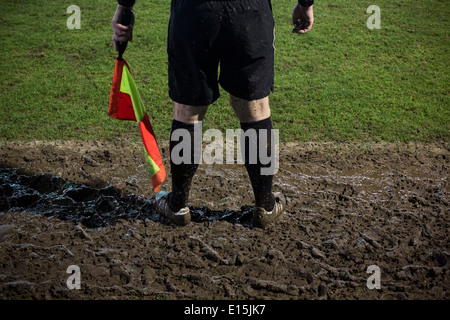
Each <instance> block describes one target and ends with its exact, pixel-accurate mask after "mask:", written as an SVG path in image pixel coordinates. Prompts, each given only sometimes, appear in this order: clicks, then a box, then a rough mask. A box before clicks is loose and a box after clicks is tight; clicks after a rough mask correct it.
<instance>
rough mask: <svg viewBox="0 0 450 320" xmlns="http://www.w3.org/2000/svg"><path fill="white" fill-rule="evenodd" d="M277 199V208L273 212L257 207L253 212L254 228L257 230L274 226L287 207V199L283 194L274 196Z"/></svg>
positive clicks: (279, 193)
mask: <svg viewBox="0 0 450 320" xmlns="http://www.w3.org/2000/svg"><path fill="white" fill-rule="evenodd" d="M273 196H274V198H275V206H274V207H273V209H272V211H267V210H266V209H264V208H261V207H256V208H255V211H253V226H254V227H255V228H262V229H265V228H267V227H268V226H270V225H271V224H273V223H274V222H275V221H276V220H277V219H278V217H279V216H280V215H281V213H282V212H283V209H284V206H285V203H286V201H285V199H284V196H283V195H282V194H281V192H277V193H274V194H273Z"/></svg>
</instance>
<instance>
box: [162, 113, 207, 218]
mask: <svg viewBox="0 0 450 320" xmlns="http://www.w3.org/2000/svg"><path fill="white" fill-rule="evenodd" d="M176 130H186V131H185V132H184V134H180V135H178V134H176V135H175V137H176V138H177V139H179V140H178V141H172V137H173V136H174V132H175V131H176ZM170 136H171V139H170V170H171V173H172V192H171V193H170V196H169V207H170V210H172V211H174V212H177V211H179V210H180V209H181V208H184V207H186V205H187V201H188V198H189V191H190V188H191V182H192V178H193V177H194V174H195V171H196V170H197V168H198V163H195V162H196V161H195V157H194V155H195V154H196V152H199V151H198V150H196V148H198V145H200V147H201V143H200V144H194V124H189V123H184V122H181V121H177V120H173V121H172V132H171V134H170ZM180 136H181V137H183V138H180ZM184 137H190V148H189V147H188V145H189V144H188V143H187V141H184V139H185V138H184ZM180 143H181V144H183V145H180ZM177 146H178V148H177V150H175V151H176V152H174V154H172V150H174V148H176V147H177ZM182 146H183V147H182ZM186 147H187V148H186ZM188 149H189V150H188ZM200 151H201V150H200ZM184 152H188V153H189V155H185V154H184ZM180 159H184V160H187V161H182V162H181V163H180Z"/></svg>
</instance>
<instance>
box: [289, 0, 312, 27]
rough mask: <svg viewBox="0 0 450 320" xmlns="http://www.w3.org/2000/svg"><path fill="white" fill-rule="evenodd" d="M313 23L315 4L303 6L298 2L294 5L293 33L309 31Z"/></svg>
mask: <svg viewBox="0 0 450 320" xmlns="http://www.w3.org/2000/svg"><path fill="white" fill-rule="evenodd" d="M313 23H314V12H313V5H312V6H309V7H303V6H302V5H300V4H298V3H297V4H296V5H295V7H294V11H293V12H292V24H293V25H294V29H292V33H307V32H309V30H311V28H312V25H313Z"/></svg>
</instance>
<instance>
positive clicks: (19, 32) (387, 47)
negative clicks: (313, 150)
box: [0, 0, 450, 142]
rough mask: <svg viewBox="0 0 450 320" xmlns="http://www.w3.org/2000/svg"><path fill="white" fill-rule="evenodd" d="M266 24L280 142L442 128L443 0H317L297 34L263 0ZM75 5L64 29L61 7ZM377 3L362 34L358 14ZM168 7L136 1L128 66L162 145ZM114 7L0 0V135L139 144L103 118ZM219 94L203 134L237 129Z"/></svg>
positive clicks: (445, 91)
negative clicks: (375, 17) (74, 24)
mask: <svg viewBox="0 0 450 320" xmlns="http://www.w3.org/2000/svg"><path fill="white" fill-rule="evenodd" d="M272 3H273V10H274V15H275V21H276V41H275V46H276V66H275V67H276V71H275V72H276V73H275V91H274V93H273V94H272V95H271V107H272V118H273V120H274V125H275V127H276V128H279V129H280V134H281V139H282V141H364V142H373V141H389V142H393V141H434V140H447V139H448V138H449V133H450V130H449V129H450V128H449V124H450V121H449V120H450V112H449V111H450V96H449V94H450V91H449V61H450V55H449V47H450V46H449V40H450V34H449V31H450V6H449V5H448V2H447V1H443V0H442V1H438V0H430V1H417V0H402V1H396V0H394V1H387V0H378V1H376V2H375V3H374V2H373V1H365V0H364V1H344V0H336V1H324V0H318V1H316V5H315V20H316V23H315V25H314V27H313V29H312V31H311V32H310V33H308V34H306V35H294V34H292V33H291V29H292V26H291V25H290V17H291V12H292V8H293V5H294V4H295V0H273V1H272ZM72 4H76V5H78V6H79V7H80V8H81V29H79V30H77V29H73V30H70V29H68V28H67V26H66V21H67V19H68V17H69V16H70V15H71V14H68V13H66V9H67V7H68V6H70V5H72ZM372 4H376V5H378V6H379V7H380V8H381V29H380V30H369V29H368V28H367V26H366V20H367V18H368V17H369V16H370V14H367V13H366V9H367V7H369V6H370V5H372ZM169 6H170V1H168V0H152V1H143V0H138V1H137V3H136V5H135V8H134V9H135V15H136V24H135V32H134V39H133V42H132V43H130V44H129V45H128V49H127V51H126V52H125V55H124V57H125V58H126V59H127V61H128V62H129V64H130V66H131V68H132V72H133V75H134V79H135V81H136V83H137V86H138V88H139V90H140V93H141V96H142V99H143V101H144V104H145V105H146V107H147V108H148V110H149V114H150V115H151V117H152V124H153V126H154V129H155V132H156V134H157V136H158V138H161V139H168V138H169V133H170V127H171V119H172V118H171V117H172V102H171V101H170V99H169V97H168V88H167V56H166V37H167V35H166V34H167V22H168V18H169ZM115 7H116V2H115V0H98V1H87V0H77V1H72V0H71V1H56V0H52V1H45V2H42V1H36V0H34V1H33V0H15V1H12V0H4V1H2V10H1V12H0V25H1V28H2V32H1V35H0V39H1V47H2V50H1V53H2V59H1V60H0V75H1V76H0V95H1V100H0V124H1V125H0V137H1V138H0V139H3V140H6V139H7V140H11V139H19V140H33V139H38V140H54V139H88V140H89V139H102V138H112V137H114V136H115V135H118V134H119V135H123V134H125V135H128V134H129V135H130V136H136V137H139V130H138V129H137V128H136V124H135V123H132V122H126V121H118V120H114V119H112V118H110V117H108V116H107V114H106V112H107V108H108V102H109V92H110V87H111V80H112V74H113V70H114V63H115V57H116V53H115V51H114V49H113V46H112V43H111V36H112V30H111V19H112V17H113V14H114V11H115ZM238 126H239V124H238V121H237V120H236V119H235V117H234V114H233V112H232V110H231V108H230V107H229V105H228V97H227V94H226V92H222V97H221V98H220V99H219V100H218V101H217V102H216V103H215V104H214V105H213V106H211V108H210V110H209V112H208V115H207V118H206V120H205V121H204V129H205V130H206V129H208V128H218V129H221V130H224V129H226V128H237V127H238Z"/></svg>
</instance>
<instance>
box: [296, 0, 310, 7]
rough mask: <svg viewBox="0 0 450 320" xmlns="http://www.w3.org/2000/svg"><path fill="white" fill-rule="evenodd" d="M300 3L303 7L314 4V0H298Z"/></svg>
mask: <svg viewBox="0 0 450 320" xmlns="http://www.w3.org/2000/svg"><path fill="white" fill-rule="evenodd" d="M298 3H299V4H300V5H301V6H303V7H310V6H312V5H313V4H314V0H298Z"/></svg>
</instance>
